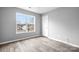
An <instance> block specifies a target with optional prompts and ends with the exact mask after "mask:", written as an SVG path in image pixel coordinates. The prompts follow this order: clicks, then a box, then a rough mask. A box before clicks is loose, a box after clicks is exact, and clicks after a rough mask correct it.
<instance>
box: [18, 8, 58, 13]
mask: <svg viewBox="0 0 79 59" xmlns="http://www.w3.org/2000/svg"><path fill="white" fill-rule="evenodd" d="M19 8H21V9H24V10H28V11H32V12H35V13H38V14H44V13H47V12H49V11H51V10H54V9H56V8H57V7H19Z"/></svg>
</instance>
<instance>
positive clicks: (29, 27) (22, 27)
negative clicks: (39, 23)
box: [16, 13, 35, 33]
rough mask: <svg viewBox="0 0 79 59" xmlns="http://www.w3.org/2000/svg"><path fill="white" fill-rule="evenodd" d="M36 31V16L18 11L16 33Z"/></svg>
mask: <svg viewBox="0 0 79 59" xmlns="http://www.w3.org/2000/svg"><path fill="white" fill-rule="evenodd" d="M34 31H35V17H34V16H30V15H25V14H22V13H16V33H24V32H25V33H26V32H34Z"/></svg>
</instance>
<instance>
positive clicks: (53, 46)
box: [0, 37, 79, 52]
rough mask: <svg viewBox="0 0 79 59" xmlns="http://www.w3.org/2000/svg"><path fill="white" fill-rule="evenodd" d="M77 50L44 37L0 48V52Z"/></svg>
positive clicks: (78, 49) (77, 49)
mask: <svg viewBox="0 0 79 59" xmlns="http://www.w3.org/2000/svg"><path fill="white" fill-rule="evenodd" d="M78 51H79V48H76V47H72V46H70V45H67V44H64V43H60V42H57V41H55V40H51V39H48V38H45V37H38V38H32V39H28V40H23V41H18V42H14V43H9V44H5V45H1V46H0V52H78Z"/></svg>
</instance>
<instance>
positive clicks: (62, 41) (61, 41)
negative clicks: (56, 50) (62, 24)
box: [48, 37, 79, 48]
mask: <svg viewBox="0 0 79 59" xmlns="http://www.w3.org/2000/svg"><path fill="white" fill-rule="evenodd" d="M48 38H49V39H52V40H55V41H59V42H62V43H65V44H68V45H71V46H74V47H77V48H79V46H78V45H76V44H72V43H70V42H66V41H62V40H58V39H54V38H51V37H48Z"/></svg>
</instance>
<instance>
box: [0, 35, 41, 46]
mask: <svg viewBox="0 0 79 59" xmlns="http://www.w3.org/2000/svg"><path fill="white" fill-rule="evenodd" d="M34 37H40V36H39V35H35V36H30V37H25V38H21V39H15V40H11V41H6V42H1V43H0V45H3V44H7V43H11V42H16V41H20V40H24V39H29V38H34Z"/></svg>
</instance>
